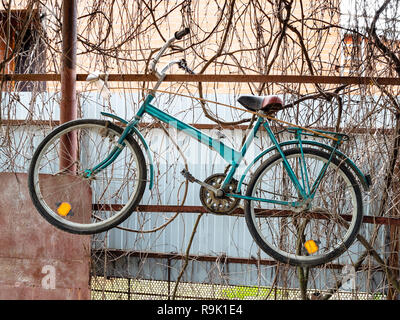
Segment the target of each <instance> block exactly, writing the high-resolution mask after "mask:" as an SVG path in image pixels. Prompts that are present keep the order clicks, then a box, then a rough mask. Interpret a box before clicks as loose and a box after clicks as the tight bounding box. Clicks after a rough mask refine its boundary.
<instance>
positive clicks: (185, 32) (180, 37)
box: [175, 28, 190, 40]
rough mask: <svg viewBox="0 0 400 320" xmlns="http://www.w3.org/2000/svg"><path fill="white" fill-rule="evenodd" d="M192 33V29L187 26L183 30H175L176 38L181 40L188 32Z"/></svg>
mask: <svg viewBox="0 0 400 320" xmlns="http://www.w3.org/2000/svg"><path fill="white" fill-rule="evenodd" d="M189 33H190V29H189V28H185V29H183V30H181V31H177V32H175V39H176V40H181V39H182V38H183V37H184V36H186V35H187V34H189Z"/></svg>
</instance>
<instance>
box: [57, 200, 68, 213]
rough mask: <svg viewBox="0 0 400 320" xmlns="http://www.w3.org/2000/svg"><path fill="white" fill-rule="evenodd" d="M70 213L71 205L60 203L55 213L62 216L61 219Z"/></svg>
mask: <svg viewBox="0 0 400 320" xmlns="http://www.w3.org/2000/svg"><path fill="white" fill-rule="evenodd" d="M70 211H71V205H70V204H69V203H68V202H61V203H60V204H59V205H58V208H57V213H58V214H59V215H60V216H63V217H65V216H67V215H68V213H70Z"/></svg>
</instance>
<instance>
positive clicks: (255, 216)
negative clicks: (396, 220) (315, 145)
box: [245, 148, 363, 266]
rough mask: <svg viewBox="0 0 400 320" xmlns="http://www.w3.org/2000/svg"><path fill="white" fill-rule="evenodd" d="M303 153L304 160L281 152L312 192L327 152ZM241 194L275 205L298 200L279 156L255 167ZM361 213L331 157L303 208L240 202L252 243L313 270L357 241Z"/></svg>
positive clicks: (356, 195)
mask: <svg viewBox="0 0 400 320" xmlns="http://www.w3.org/2000/svg"><path fill="white" fill-rule="evenodd" d="M303 152H304V161H303V157H302V154H301V152H300V149H299V148H293V149H289V150H285V151H284V154H285V156H286V157H287V159H288V162H289V164H290V165H291V167H292V169H293V171H294V172H295V174H296V176H297V177H298V179H299V181H300V183H301V184H302V185H304V186H305V188H306V189H307V188H308V187H307V185H308V186H309V188H310V189H311V187H312V185H313V183H314V182H315V181H316V179H317V177H318V175H319V173H320V171H321V169H322V167H323V165H324V164H325V163H327V162H328V161H329V157H330V154H329V153H327V152H323V151H321V150H317V149H312V148H304V149H303ZM304 164H305V168H306V170H304V166H303V165H304ZM302 168H303V169H302ZM302 177H303V178H304V180H303V179H302ZM307 181H308V183H307ZM246 195H247V196H251V197H256V198H263V199H269V200H275V201H289V202H295V201H300V200H301V199H300V197H299V195H298V192H297V189H296V188H295V186H294V184H293V183H292V181H291V180H290V178H289V176H288V174H287V172H286V170H285V168H284V166H283V159H282V157H281V156H280V154H277V155H274V156H272V157H271V158H269V159H267V160H266V161H265V162H263V163H262V164H261V165H260V167H259V168H258V169H257V170H256V172H255V174H254V176H253V177H252V179H251V180H250V182H249V186H248V189H247V192H246ZM362 215H363V207H362V197H361V192H360V188H359V186H358V184H357V183H356V180H355V178H354V177H353V175H352V173H351V172H350V171H349V170H348V169H347V167H345V165H344V164H343V163H341V162H340V160H338V159H337V158H332V160H331V162H330V164H329V166H328V168H327V170H326V172H325V174H324V176H323V178H322V180H321V183H320V185H319V187H318V189H317V191H316V193H315V196H314V198H313V200H312V202H311V203H310V204H308V205H307V206H304V207H303V208H297V209H295V208H294V207H292V206H288V205H286V206H284V205H281V204H276V203H267V202H262V201H255V200H246V201H245V217H246V222H247V226H248V228H249V231H250V233H251V235H252V236H253V238H254V240H255V242H256V243H257V244H258V245H259V247H260V248H261V249H263V250H264V251H265V252H266V253H267V254H268V255H270V256H272V257H273V258H275V259H276V260H278V261H280V262H283V263H288V264H290V265H294V266H316V265H320V264H324V263H327V262H329V261H332V260H333V259H335V258H336V257H338V256H340V255H341V254H342V253H343V252H345V251H346V250H347V249H348V248H349V247H350V245H351V244H352V243H353V241H354V239H355V238H356V236H357V233H358V231H359V228H360V225H361V221H362Z"/></svg>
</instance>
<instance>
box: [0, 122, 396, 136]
mask: <svg viewBox="0 0 400 320" xmlns="http://www.w3.org/2000/svg"><path fill="white" fill-rule="evenodd" d="M1 124H2V125H6V126H22V125H30V126H46V125H47V126H58V125H59V124H60V121H59V120H22V119H21V120H7V119H3V120H2V122H1ZM117 124H118V125H121V126H124V124H122V123H119V122H117ZM190 125H191V126H192V127H195V128H196V129H200V130H212V129H220V128H223V129H230V130H236V129H238V130H248V126H246V125H229V124H227V125H225V124H221V125H219V124H212V123H192V124H190ZM138 126H139V128H147V129H153V128H161V125H160V123H158V122H153V123H147V122H141V123H139V124H138ZM271 128H272V129H273V130H282V129H284V128H285V127H284V126H274V125H271ZM309 129H311V130H326V131H335V130H336V129H335V128H330V127H324V128H322V127H310V128H309ZM260 130H261V131H265V128H264V127H260ZM338 131H339V132H346V133H349V134H385V135H388V134H393V132H394V130H393V129H378V128H362V127H360V128H351V129H344V128H339V130H338Z"/></svg>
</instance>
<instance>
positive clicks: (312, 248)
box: [304, 240, 318, 254]
mask: <svg viewBox="0 0 400 320" xmlns="http://www.w3.org/2000/svg"><path fill="white" fill-rule="evenodd" d="M304 246H305V247H306V250H307V252H308V253H309V254H313V253H316V252H317V251H318V245H317V244H316V243H315V241H314V240H308V241H306V242H305V243H304Z"/></svg>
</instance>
